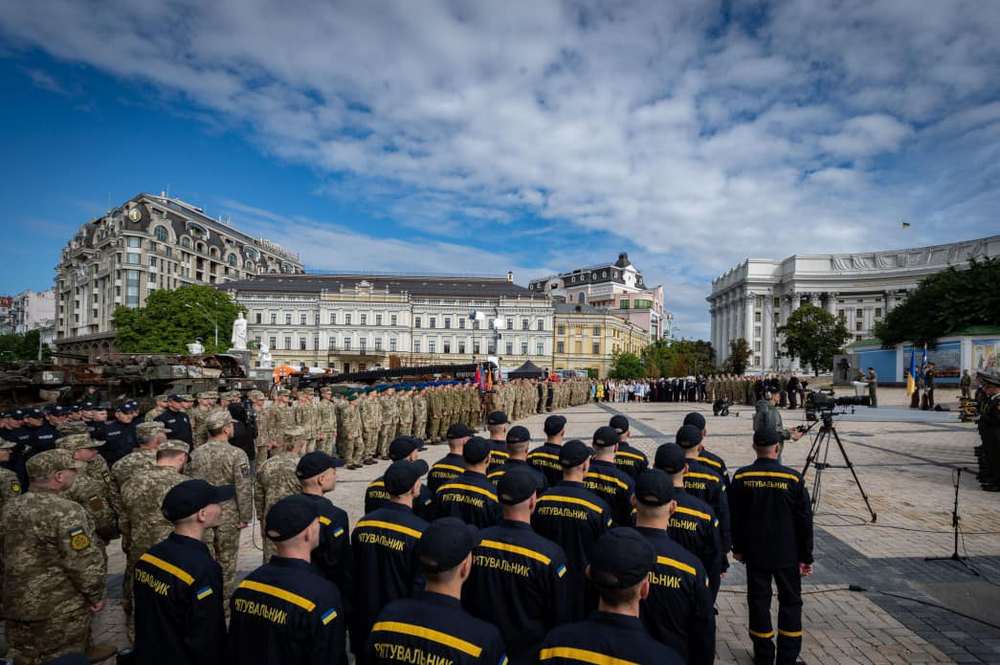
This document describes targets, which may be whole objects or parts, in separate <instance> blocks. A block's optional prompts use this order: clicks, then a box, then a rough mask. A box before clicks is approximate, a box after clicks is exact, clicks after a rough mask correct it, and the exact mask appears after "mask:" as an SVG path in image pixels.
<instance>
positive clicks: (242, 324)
mask: <svg viewBox="0 0 1000 665" xmlns="http://www.w3.org/2000/svg"><path fill="white" fill-rule="evenodd" d="M230 342H231V343H232V345H233V346H232V348H231V349H230V350H231V351H246V350H247V320H246V319H245V318H243V312H240V313H239V314H237V315H236V320H235V321H233V334H232V336H231V337H230Z"/></svg>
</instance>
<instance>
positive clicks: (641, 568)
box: [590, 527, 656, 589]
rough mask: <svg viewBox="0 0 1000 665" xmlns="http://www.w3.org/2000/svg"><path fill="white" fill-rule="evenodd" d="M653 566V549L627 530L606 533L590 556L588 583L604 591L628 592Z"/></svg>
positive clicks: (644, 540)
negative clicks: (624, 590)
mask: <svg viewBox="0 0 1000 665" xmlns="http://www.w3.org/2000/svg"><path fill="white" fill-rule="evenodd" d="M655 562H656V551H655V550H654V549H653V545H652V544H651V543H650V542H649V541H648V540H646V539H645V538H644V537H643V536H642V534H640V533H639V532H638V531H636V530H635V529H632V528H629V527H618V528H615V529H611V530H610V531H608V532H606V533H605V534H604V535H603V536H601V537H600V538H598V539H597V542H596V543H594V548H593V551H592V552H591V555H590V580H591V581H592V582H593V583H594V584H596V585H597V586H599V587H602V588H605V589H628V588H629V587H633V586H635V585H636V584H638V583H639V582H641V581H642V580H644V579H645V578H646V576H647V575H649V571H651V570H652V569H653V564H654V563H655Z"/></svg>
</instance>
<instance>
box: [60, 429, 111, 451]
mask: <svg viewBox="0 0 1000 665" xmlns="http://www.w3.org/2000/svg"><path fill="white" fill-rule="evenodd" d="M103 445H104V442H103V441H101V440H100V439H91V438H90V435H89V434H87V433H85V432H84V433H77V434H67V435H66V436H61V437H59V438H58V439H56V447H57V448H62V449H63V450H82V449H84V448H100V447H101V446H103Z"/></svg>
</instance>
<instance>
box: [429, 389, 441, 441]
mask: <svg viewBox="0 0 1000 665" xmlns="http://www.w3.org/2000/svg"><path fill="white" fill-rule="evenodd" d="M444 416H445V405H444V388H441V387H435V388H431V389H430V390H429V391H428V392H427V420H428V422H429V423H430V426H429V427H428V429H427V440H428V441H429V442H431V443H437V442H438V441H440V440H441V439H440V437H439V436H438V432H439V431H440V430H441V423H442V422H444Z"/></svg>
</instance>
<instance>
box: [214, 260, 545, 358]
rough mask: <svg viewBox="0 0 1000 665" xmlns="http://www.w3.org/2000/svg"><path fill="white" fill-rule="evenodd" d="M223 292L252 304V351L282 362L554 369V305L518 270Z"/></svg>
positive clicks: (285, 282) (302, 281)
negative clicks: (476, 363) (520, 278)
mask: <svg viewBox="0 0 1000 665" xmlns="http://www.w3.org/2000/svg"><path fill="white" fill-rule="evenodd" d="M220 288H221V289H222V290H224V291H226V292H228V293H230V294H231V295H232V296H233V298H234V299H235V300H236V302H238V303H240V304H241V305H243V306H244V307H245V308H246V310H247V320H248V322H249V323H248V328H247V335H248V339H249V340H250V341H251V346H252V347H253V348H254V349H260V348H261V346H262V345H266V346H267V347H268V350H269V352H270V355H271V358H272V359H273V361H274V363H275V364H280V363H286V364H289V365H292V366H294V367H300V366H306V367H319V368H331V369H333V370H334V371H337V372H353V371H361V370H365V369H371V368H373V367H390V366H393V365H396V364H399V365H410V366H412V365H428V364H460V363H468V362H472V361H473V360H485V359H486V357H487V356H496V357H498V359H499V361H500V363H501V365H502V366H504V367H510V368H516V367H517V366H519V365H521V364H522V363H523V362H524V361H526V360H531V361H532V362H534V363H535V364H537V365H539V366H540V367H550V366H551V363H552V335H553V324H552V316H553V312H552V301H551V299H549V298H548V297H547V296H546V295H544V294H538V293H532V292H531V291H529V290H528V289H525V288H524V287H522V286H518V285H516V284H514V283H513V276H512V275H511V274H510V273H508V275H507V276H506V277H458V276H453V277H452V276H448V277H443V276H421V275H405V276H402V275H369V274H343V275H273V276H272V275H267V276H260V277H257V278H254V279H249V280H242V281H236V282H229V283H226V284H224V285H222V286H220ZM258 363H259V359H256V358H255V360H254V364H255V365H257V364H258Z"/></svg>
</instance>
